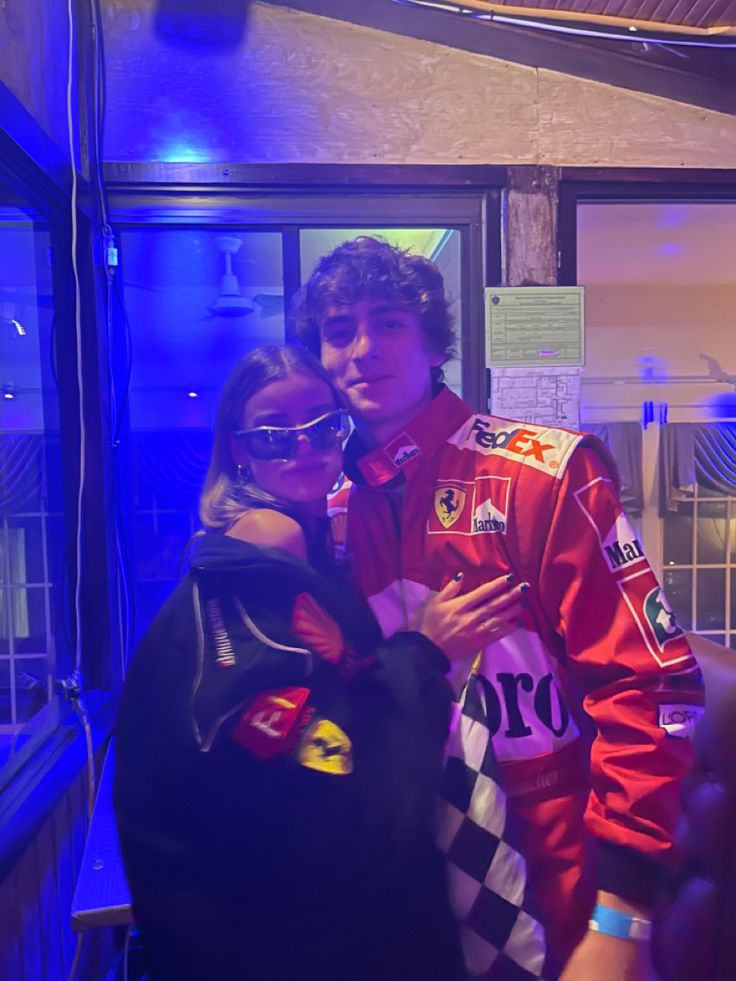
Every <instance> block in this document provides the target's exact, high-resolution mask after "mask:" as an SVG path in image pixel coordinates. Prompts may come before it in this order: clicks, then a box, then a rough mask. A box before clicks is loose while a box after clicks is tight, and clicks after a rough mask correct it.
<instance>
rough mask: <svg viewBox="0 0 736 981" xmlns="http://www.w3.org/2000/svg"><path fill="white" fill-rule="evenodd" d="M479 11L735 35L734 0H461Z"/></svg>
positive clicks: (694, 32)
mask: <svg viewBox="0 0 736 981" xmlns="http://www.w3.org/2000/svg"><path fill="white" fill-rule="evenodd" d="M462 6H464V7H466V8H470V9H475V10H478V11H479V12H486V13H494V12H497V13H499V14H507V15H509V16H513V15H517V16H520V17H521V16H523V17H534V16H537V17H542V18H544V19H550V20H560V21H565V20H567V21H570V20H575V21H577V22H578V23H581V22H583V23H588V24H595V25H597V26H601V27H603V26H611V27H616V26H618V27H623V28H626V29H629V28H630V27H632V26H633V27H636V28H637V29H640V30H645V29H649V30H655V31H656V30H658V29H659V30H662V31H664V32H670V31H672V32H677V33H692V34H707V35H711V36H718V35H721V36H722V35H723V34H736V0H463V3H462Z"/></svg>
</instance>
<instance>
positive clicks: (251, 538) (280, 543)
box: [226, 508, 307, 562]
mask: <svg viewBox="0 0 736 981" xmlns="http://www.w3.org/2000/svg"><path fill="white" fill-rule="evenodd" d="M226 534H228V535H229V536H230V537H231V538H239V539H241V541H244V542H250V544H251V545H266V546H268V547H270V548H281V549H283V550H284V551H285V552H290V553H291V554H292V555H295V556H296V557H297V558H298V559H303V560H304V561H305V562H306V560H307V540H306V538H305V537H304V532H303V531H302V529H301V527H300V525H299V523H298V522H297V521H295V520H294V519H293V518H290V517H289V516H288V514H282V513H281V511H273V510H271V509H270V508H256V509H254V510H253V511H247V512H246V513H245V514H243V515H241V516H240V517H239V518H238V520H237V521H236V522H235V524H234V525H233V526H232V527H231V528H229V529H228V530H227V532H226Z"/></svg>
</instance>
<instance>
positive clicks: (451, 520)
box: [434, 484, 465, 528]
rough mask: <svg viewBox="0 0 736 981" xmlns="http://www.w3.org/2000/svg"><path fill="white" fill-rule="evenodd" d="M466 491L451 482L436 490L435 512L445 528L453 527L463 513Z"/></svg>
mask: <svg viewBox="0 0 736 981" xmlns="http://www.w3.org/2000/svg"><path fill="white" fill-rule="evenodd" d="M464 507H465V491H464V490H461V489H460V488H459V487H455V486H452V485H450V484H447V485H445V486H444V487H439V488H438V489H437V490H436V491H435V492H434V512H435V514H436V515H437V517H438V518H439V521H440V524H441V525H442V527H443V528H452V526H453V525H454V524H455V522H456V521H457V519H458V518H459V517H460V515H461V514H462V513H463V508H464Z"/></svg>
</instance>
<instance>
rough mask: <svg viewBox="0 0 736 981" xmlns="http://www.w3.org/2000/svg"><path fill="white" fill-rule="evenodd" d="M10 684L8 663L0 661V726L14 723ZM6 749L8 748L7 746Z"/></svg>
mask: <svg viewBox="0 0 736 981" xmlns="http://www.w3.org/2000/svg"><path fill="white" fill-rule="evenodd" d="M14 694H15V692H14V690H13V686H12V684H11V674H10V661H9V660H8V659H7V658H5V659H0V725H7V724H8V723H10V722H14V721H15V718H14V716H15V711H14V710H15V699H14V697H13V696H14ZM8 749H10V747H9V746H8Z"/></svg>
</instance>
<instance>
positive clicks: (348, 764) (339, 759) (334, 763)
mask: <svg viewBox="0 0 736 981" xmlns="http://www.w3.org/2000/svg"><path fill="white" fill-rule="evenodd" d="M297 759H298V760H299V762H300V763H301V765H302V766H306V767H307V768H308V769H310V770H321V771H322V773H331V774H333V776H338V777H343V776H347V774H349V773H352V772H353V745H352V743H351V742H350V739H349V737H348V736H347V735H346V733H344V732H343V731H342V729H341V728H340V727H339V726H336V725H335V723H334V722H330V720H329V719H317V721H316V722H315V723H314V724H313V725H311V726H310V727H309V729H308V730H307V732H306V734H305V736H304V738H303V739H302V742H301V745H300V746H299V749H298V751H297Z"/></svg>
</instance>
